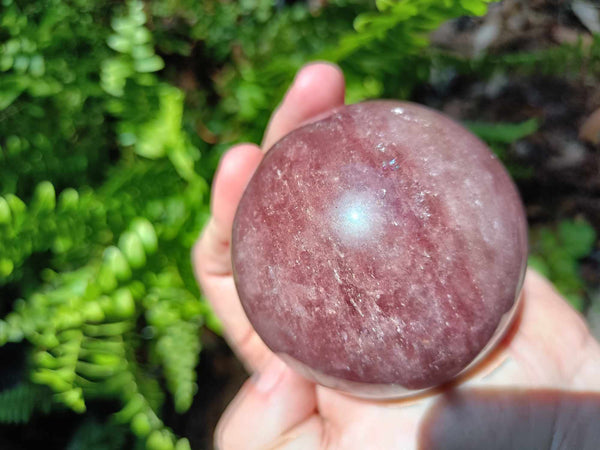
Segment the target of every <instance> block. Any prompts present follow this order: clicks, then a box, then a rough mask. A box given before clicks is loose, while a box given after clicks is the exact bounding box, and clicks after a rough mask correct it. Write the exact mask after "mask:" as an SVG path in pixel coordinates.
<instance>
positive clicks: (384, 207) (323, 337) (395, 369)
mask: <svg viewBox="0 0 600 450" xmlns="http://www.w3.org/2000/svg"><path fill="white" fill-rule="evenodd" d="M526 256H527V228H526V219H525V216H524V212H523V206H522V203H521V200H520V198H519V194H518V193H517V190H516V189H515V186H514V184H513V183H512V181H511V179H510V177H509V176H508V174H507V172H506V171H505V170H504V168H503V167H502V165H501V164H500V163H499V162H498V160H497V159H496V158H495V157H494V156H493V155H492V153H491V152H490V151H489V149H488V148H487V147H486V145H485V144H483V143H482V142H481V141H480V140H478V139H477V138H476V137H475V136H473V135H472V134H471V133H470V132H468V131H467V130H465V129H464V128H463V127H461V126H460V125H458V124H457V123H455V122H453V121H452V120H450V119H448V118H447V117H445V116H443V115H441V114H440V113H437V112H435V111H433V110H430V109H428V108H425V107H423V106H419V105H416V104H411V103H401V102H395V101H371V102H365V103H359V104H355V105H350V106H345V107H342V108H340V109H338V110H337V111H335V112H334V113H333V114H332V115H330V116H329V117H327V118H325V119H322V120H320V121H318V122H315V123H312V124H309V125H306V126H304V127H302V128H299V129H297V130H295V131H293V132H292V133H290V134H288V135H287V136H285V137H284V138H283V139H281V140H280V141H279V142H278V143H276V144H275V145H274V146H273V147H272V148H271V149H270V150H269V152H268V153H267V154H266V156H265V157H264V159H263V161H262V162H261V164H260V166H259V167H258V169H257V170H256V173H255V174H254V176H253V178H252V180H251V181H250V183H249V185H248V187H247V189H246V191H245V193H244V195H243V197H242V200H241V202H240V205H239V208H238V210H237V214H236V218H235V223H234V229H233V244H232V258H233V271H234V277H235V281H236V285H237V289H238V293H239V296H240V299H241V302H242V305H243V307H244V310H245V311H246V314H247V316H248V318H249V319H250V322H251V323H252V325H253V326H254V328H255V329H256V332H257V333H258V334H259V336H260V337H261V338H262V339H263V341H264V342H265V343H266V344H267V346H268V347H269V348H270V349H271V350H272V351H273V352H274V353H276V354H277V355H279V356H280V357H281V358H282V359H283V360H285V361H286V362H287V363H288V364H289V365H291V366H292V367H293V368H294V369H296V370H297V371H298V372H300V373H301V374H303V375H305V376H306V377H308V378H311V379H313V380H315V381H316V382H318V383H320V384H322V385H325V386H329V387H332V388H336V389H340V390H343V391H347V392H349V393H352V394H354V395H358V396H363V397H380V398H382V397H400V396H404V395H410V394H414V393H415V392H417V391H420V390H423V389H427V388H431V387H435V386H438V385H440V384H442V383H444V382H446V381H449V380H450V379H452V378H454V377H456V376H457V375H459V374H461V373H462V372H464V371H465V370H466V369H468V368H470V367H471V366H473V365H474V364H475V363H476V362H477V361H478V360H479V359H481V358H482V357H483V356H484V355H485V354H486V353H487V352H489V351H490V350H491V349H492V348H493V347H494V344H495V343H497V342H498V340H499V339H500V338H501V337H502V334H503V332H504V331H505V329H506V328H507V327H508V324H509V322H510V320H511V318H512V316H513V315H514V312H515V310H516V303H517V298H518V297H519V291H520V288H521V284H522V280H523V276H524V272H525V266H526Z"/></svg>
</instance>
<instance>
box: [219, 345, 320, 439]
mask: <svg viewBox="0 0 600 450" xmlns="http://www.w3.org/2000/svg"><path fill="white" fill-rule="evenodd" d="M315 410H316V394H315V387H314V384H313V383H311V382H309V381H307V380H306V379H304V378H302V377H301V376H300V375H297V374H296V373H294V372H293V371H292V370H291V369H290V368H289V367H287V366H286V365H285V364H284V363H283V362H282V361H281V360H280V359H279V358H277V357H273V358H272V359H271V360H270V361H269V362H268V363H267V364H266V366H265V367H264V368H263V369H262V370H259V371H258V372H257V373H256V374H254V375H253V376H252V377H251V378H250V379H249V380H248V381H247V382H246V383H245V384H244V386H243V387H242V389H241V390H240V392H239V393H238V394H237V396H236V397H235V399H234V400H233V401H232V402H231V404H230V405H229V407H228V408H227V410H226V411H225V414H223V417H222V418H221V420H220V422H219V425H218V426H217V431H216V432H215V447H216V448H217V449H218V450H238V449H240V450H241V449H243V450H253V449H263V448H272V445H273V443H274V442H277V441H280V439H281V438H282V437H283V436H284V435H285V434H286V433H287V432H288V431H290V430H292V429H294V428H296V427H297V426H298V425H300V424H303V423H304V422H306V421H307V419H309V418H310V417H311V416H314V413H315ZM312 429H315V430H316V427H312ZM319 435H320V434H317V436H319Z"/></svg>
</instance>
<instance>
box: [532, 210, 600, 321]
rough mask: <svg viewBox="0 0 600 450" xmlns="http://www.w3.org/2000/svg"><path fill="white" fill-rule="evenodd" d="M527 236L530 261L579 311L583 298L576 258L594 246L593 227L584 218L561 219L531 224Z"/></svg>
mask: <svg viewBox="0 0 600 450" xmlns="http://www.w3.org/2000/svg"><path fill="white" fill-rule="evenodd" d="M530 239H531V256H530V257H529V264H530V265H531V266H532V267H534V268H535V269H537V270H538V271H539V272H540V273H542V274H543V275H545V276H546V277H548V278H550V279H551V280H552V282H553V283H554V284H555V285H556V287H557V289H558V290H559V291H560V292H561V293H562V294H563V295H564V296H565V297H566V298H567V299H568V300H569V301H570V302H571V304H572V305H573V306H574V307H575V308H576V309H578V310H580V311H581V310H582V309H583V307H584V305H585V301H584V300H585V299H584V296H583V291H584V282H583V280H582V278H581V275H580V274H579V261H580V260H581V259H582V258H584V257H586V256H588V255H589V254H590V253H591V251H592V250H593V249H594V245H595V244H596V239H597V236H596V231H595V230H594V228H593V227H592V226H591V225H590V224H589V223H588V222H586V221H583V220H563V221H561V222H559V223H558V224H557V225H556V227H554V228H553V227H547V226H542V227H538V228H534V229H533V230H532V231H531V238H530Z"/></svg>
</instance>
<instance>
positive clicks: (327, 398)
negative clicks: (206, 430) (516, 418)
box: [193, 63, 600, 450]
mask: <svg viewBox="0 0 600 450" xmlns="http://www.w3.org/2000/svg"><path fill="white" fill-rule="evenodd" d="M344 94H345V89H344V77H343V74H342V72H341V71H340V70H339V68H337V67H336V66H333V65H330V64H325V63H314V64H310V65H308V66H305V67H304V68H303V69H302V70H301V71H300V72H299V73H298V75H297V76H296V78H295V80H294V82H293V84H292V86H291V87H290V89H289V90H288V92H287V94H286V96H285V97H284V99H283V101H282V103H281V105H280V106H279V107H278V108H277V110H276V111H275V112H274V113H273V116H272V117H271V120H270V123H269V125H268V127H267V130H266V133H265V136H264V139H263V142H262V145H261V146H260V147H259V146H257V145H254V144H240V145H236V146H235V147H233V148H231V149H230V150H229V151H228V152H227V153H226V154H225V155H224V157H223V159H222V160H221V163H220V166H219V169H218V171H217V175H216V177H215V182H214V185H213V191H212V206H211V208H212V210H211V211H212V217H211V219H210V221H209V222H208V225H207V226H206V228H205V229H204V231H203V233H202V235H201V236H200V239H199V240H198V242H197V244H196V245H195V247H194V250H193V262H194V265H195V270H196V276H197V279H198V282H199V283H200V286H201V288H202V290H203V292H204V294H205V296H206V298H207V299H208V301H209V302H210V304H211V305H212V307H213V309H214V311H215V313H216V314H217V316H218V317H219V318H220V319H221V321H222V323H223V326H224V333H225V337H226V338H227V340H228V342H229V344H230V345H231V347H232V348H233V349H234V351H235V352H236V353H237V355H238V356H239V358H240V359H241V360H242V362H243V363H244V364H245V366H246V368H247V369H248V371H249V372H250V373H252V374H253V376H252V377H251V378H250V379H249V380H248V381H247V382H246V383H245V384H244V386H243V387H242V388H241V390H240V392H239V393H238V394H237V396H236V398H235V399H234V400H233V401H232V402H231V404H230V405H229V407H228V408H227V410H226V412H225V413H224V414H223V417H222V418H221V420H220V423H219V425H218V427H217V430H216V433H215V445H216V447H217V448H218V449H220V450H238V449H240V450H241V449H243V450H252V449H286V450H292V449H294V450H295V449H299V450H300V449H302V450H310V449H327V450H329V449H343V450H346V449H347V450H353V449H357V450H358V449H360V450H367V449H390V450H391V449H402V450H410V449H417V448H419V446H418V435H419V426H420V423H421V421H422V418H423V416H424V415H425V414H426V412H427V410H428V408H429V407H430V406H431V405H432V404H433V403H434V402H435V400H436V398H439V396H440V395H442V394H443V391H444V389H445V390H447V389H456V388H458V387H460V386H463V387H464V386H473V387H480V388H483V387H490V388H493V387H523V388H555V389H561V390H579V391H596V392H600V345H599V344H598V342H597V341H596V340H595V339H594V338H593V337H592V335H591V334H590V332H589V330H588V328H587V326H586V324H585V321H584V320H583V318H582V317H581V316H580V315H579V314H578V313H577V312H576V311H575V310H573V309H572V308H571V307H570V306H569V305H568V303H567V302H566V301H565V300H564V299H563V298H562V297H561V296H560V295H559V294H558V293H557V292H556V290H555V289H554V287H553V286H552V285H551V284H550V283H549V282H548V281H547V280H546V279H545V278H543V277H542V276H540V275H539V274H537V273H535V272H534V271H532V270H529V271H528V272H527V276H526V278H525V283H524V287H523V293H522V299H521V300H522V301H521V306H520V308H519V311H518V315H517V318H516V320H515V321H514V323H513V325H512V326H511V329H510V330H509V331H508V333H507V335H506V337H505V338H504V339H503V341H502V342H501V343H500V344H499V346H498V348H497V349H496V350H495V351H494V352H492V353H491V354H490V355H489V356H488V357H487V358H486V360H485V361H483V362H482V363H481V364H479V366H478V367H477V368H475V369H474V370H472V371H471V372H470V373H468V374H467V375H465V376H464V377H462V378H461V379H460V380H458V381H457V382H456V383H455V384H454V385H453V386H449V387H446V388H443V389H440V390H438V391H435V392H431V393H428V394H424V395H421V396H419V397H416V398H408V399H401V400H388V401H372V400H364V399H358V398H354V397H352V396H349V395H346V394H343V393H340V392H337V391H334V390H331V389H328V388H325V387H322V386H319V385H315V384H314V383H312V382H310V381H308V380H306V379H304V378H302V377H301V376H299V375H297V374H296V373H294V372H293V371H292V370H291V369H289V368H288V367H287V366H286V365H285V364H283V363H282V362H281V361H280V360H279V359H278V358H277V357H276V356H275V355H273V353H271V351H270V350H269V349H268V348H267V347H266V346H265V344H264V343H263V342H262V341H261V339H260V338H259V337H258V335H257V334H256V333H255V331H254V330H253V328H252V326H251V325H250V323H249V322H248V319H247V318H246V315H245V314H244V311H243V309H242V306H241V304H240V301H239V298H238V295H237V292H236V289H235V285H234V281H233V276H232V268H231V256H230V239H231V229H232V224H233V218H234V215H235V211H236V208H237V205H238V203H239V200H240V198H241V196H242V193H243V191H244V188H245V186H246V184H247V183H248V181H249V180H250V177H251V176H252V174H253V172H254V170H255V169H256V167H257V165H258V164H259V162H260V161H261V159H262V157H263V155H264V152H265V151H267V150H268V149H269V148H270V147H271V146H272V145H273V144H274V143H275V142H276V141H277V140H279V139H280V138H281V137H283V136H284V135H286V134H287V133H289V132H290V131H292V130H293V129H295V128H297V127H298V126H300V125H303V124H306V123H308V122H312V121H314V120H317V119H318V118H321V117H323V116H325V115H327V114H328V112H330V111H331V110H332V109H335V108H336V107H339V106H342V105H343V104H344Z"/></svg>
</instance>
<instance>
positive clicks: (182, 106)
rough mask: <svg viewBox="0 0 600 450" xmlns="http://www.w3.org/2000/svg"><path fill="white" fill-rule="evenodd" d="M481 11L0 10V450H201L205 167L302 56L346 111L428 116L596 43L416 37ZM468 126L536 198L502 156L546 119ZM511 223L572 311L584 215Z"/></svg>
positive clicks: (274, 4) (255, 3) (66, 4)
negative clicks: (524, 230)
mask: <svg viewBox="0 0 600 450" xmlns="http://www.w3.org/2000/svg"><path fill="white" fill-rule="evenodd" d="M488 3H489V2H488V1H487V0H403V1H395V0H377V1H375V2H373V1H368V0H330V1H327V2H318V1H311V2H302V1H297V2H286V1H281V0H277V1H273V0H240V1H235V2H234V1H225V0H204V1H198V0H146V1H143V2H142V1H138V0H130V1H128V2H126V3H122V2H112V1H111V2H89V1H87V0H18V1H15V0H2V2H1V5H2V6H0V11H1V12H0V345H1V346H2V347H1V348H0V361H2V365H1V366H0V423H2V424H4V425H3V426H2V430H1V432H0V445H2V448H7V449H10V448H25V447H27V446H28V445H29V446H31V448H33V447H35V448H37V446H38V445H39V443H40V442H44V444H45V446H46V447H50V448H68V449H71V450H73V449H111V450H118V449H121V448H123V449H124V448H133V447H135V448H140V449H142V448H147V449H150V450H163V449H165V450H166V449H177V450H183V449H187V448H190V447H191V448H203V446H204V445H208V444H206V442H205V441H203V440H202V439H203V438H202V439H201V438H195V437H194V436H192V435H191V434H190V435H187V434H186V429H185V427H183V428H182V427H181V426H178V423H180V421H178V420H176V419H173V417H176V416H177V415H185V414H186V411H188V410H189V409H190V406H191V405H192V403H193V402H194V397H195V394H196V393H197V392H198V391H203V390H207V389H212V387H211V386H205V385H201V386H198V384H197V377H198V374H199V370H202V369H197V366H198V363H199V358H202V357H203V355H204V352H203V351H202V350H203V348H202V343H203V341H205V339H203V336H208V335H209V334H207V333H209V332H207V331H206V330H212V332H214V333H218V332H219V324H218V322H217V320H216V319H215V318H214V317H213V316H212V314H211V311H210V309H209V308H208V307H207V305H206V304H205V303H204V301H203V300H202V298H201V295H200V293H199V291H198V288H197V286H196V283H195V281H194V279H193V275H192V269H191V264H190V260H189V251H190V248H191V246H192V244H193V242H194V240H195V239H196V237H197V236H198V234H199V232H200V230H201V229H202V226H203V224H204V222H205V220H206V219H207V215H208V200H209V186H210V182H211V177H212V174H213V172H214V170H215V167H216V164H217V162H218V159H219V157H220V155H221V154H222V152H223V151H224V150H225V149H226V148H227V147H228V146H230V145H231V144H233V143H236V142H240V141H253V142H259V141H260V139H261V136H262V132H263V130H264V127H265V125H266V122H267V120H268V117H269V115H270V113H271V111H272V110H273V108H274V107H275V106H276V104H277V102H278V101H279V100H280V99H281V96H282V95H283V93H284V91H285V89H286V87H287V86H288V84H289V83H290V82H291V80H292V79H293V76H294V74H295V72H296V70H297V69H298V68H299V67H300V66H301V65H302V64H304V63H306V62H308V61H311V60H315V59H325V60H329V61H334V62H336V63H338V64H340V65H341V66H342V68H343V69H344V72H345V74H346V77H347V81H348V94H347V100H348V101H349V102H355V101H359V100H362V99H365V98H376V97H389V98H414V99H417V100H420V101H424V102H426V103H430V104H433V106H438V107H439V106H442V105H441V104H440V103H439V102H440V101H441V100H440V99H444V98H449V97H450V96H451V94H449V91H447V88H448V86H449V85H450V84H449V80H450V78H449V75H448V74H451V78H452V79H460V80H465V79H466V80H471V81H469V83H472V82H473V80H479V82H489V80H493V79H495V77H498V75H499V74H502V75H504V76H508V77H527V76H531V74H532V73H543V74H544V75H547V76H555V77H561V78H565V79H573V78H577V77H582V76H584V77H587V78H586V79H588V78H589V77H592V78H593V77H596V75H597V74H598V73H599V72H598V71H597V69H598V56H599V55H600V50H599V49H600V46H599V44H600V39H599V38H596V37H594V38H593V39H592V41H591V42H587V43H584V42H583V41H581V40H577V41H574V42H571V43H567V44H562V45H555V46H545V47H543V48H539V49H526V50H525V51H523V49H521V48H518V49H516V50H512V51H500V52H489V53H487V52H484V53H481V54H478V55H476V56H475V57H473V56H465V55H460V54H457V53H456V52H453V51H448V50H443V49H440V48H439V47H436V46H431V45H430V44H429V40H428V34H429V32H431V31H433V30H435V29H437V28H438V27H439V26H440V25H441V24H442V23H444V22H446V21H447V20H449V19H453V18H459V17H463V19H461V20H464V16H480V15H483V14H485V13H486V11H487V6H488V5H487V4H488ZM584 44H585V45H584ZM584 64H585V67H586V72H585V74H582V73H581V67H582V65H584ZM444 89H446V90H444ZM432 98H434V99H436V100H433V101H432V100H431V99H432ZM436 102H437V103H438V104H436ZM583 113H585V111H582V114H583ZM467 116H468V115H467ZM476 117H477V116H476ZM483 117H484V118H485V119H486V120H485V121H482V120H481V117H478V119H479V120H477V121H473V120H471V121H468V122H466V123H467V125H468V126H470V127H471V129H472V130H473V131H474V132H475V133H477V134H479V135H480V136H481V137H482V138H483V139H485V140H487V141H488V142H489V143H490V145H491V146H492V148H493V149H494V150H495V151H496V152H497V153H498V155H499V156H500V157H501V158H502V159H503V160H504V162H505V163H506V165H507V167H508V168H509V170H510V171H511V173H512V174H513V175H514V177H515V179H517V181H519V185H520V187H521V188H522V190H523V194H524V198H525V200H526V202H528V200H529V199H533V200H532V202H534V200H535V199H536V198H537V197H536V195H534V194H532V192H535V191H536V188H535V186H539V184H536V183H538V181H539V180H538V179H536V176H537V175H536V174H538V172H537V170H538V169H539V167H538V166H536V165H535V164H530V161H525V160H523V159H522V158H521V159H519V158H517V157H515V154H516V153H515V149H516V148H518V147H516V146H517V144H518V143H520V142H523V140H525V139H528V138H531V137H532V136H536V135H539V133H540V132H541V130H543V129H544V127H545V126H548V127H551V126H552V124H551V123H549V124H545V123H544V117H540V114H538V113H535V112H533V113H531V114H529V115H528V114H525V115H523V111H521V112H520V114H516V115H514V116H510V117H508V120H509V121H510V123H508V122H507V121H506V118H504V120H500V121H499V120H497V118H495V117H491V118H489V119H490V120H487V119H488V118H487V117H485V116H483ZM460 118H461V119H463V118H464V119H469V118H472V117H460ZM502 118H503V117H501V119H502ZM517 153H518V152H517ZM532 186H533V188H532ZM538 190H539V188H538ZM528 205H529V204H528ZM530 218H532V219H533V220H532V251H533V255H532V261H531V262H532V264H534V265H535V266H536V267H537V268H538V269H539V270H541V271H543V272H544V273H545V274H547V275H548V276H549V277H551V278H552V279H553V280H554V281H555V283H556V284H557V286H558V287H559V288H560V289H561V290H562V291H563V292H564V293H565V294H566V295H567V296H568V298H569V299H570V300H571V301H572V302H573V304H574V305H575V306H576V307H577V308H579V309H580V310H582V311H584V310H586V309H587V308H588V307H589V306H590V305H591V300H592V298H593V295H592V294H593V289H594V288H595V286H593V285H592V284H593V283H592V284H590V283H589V282H586V280H585V277H582V275H581V270H580V264H581V261H582V260H583V261H586V259H585V258H588V259H587V261H588V262H589V261H590V259H589V258H590V254H592V253H593V251H594V248H595V244H596V234H595V231H594V230H595V227H594V226H592V225H590V223H589V220H592V221H593V220H597V218H594V217H587V216H586V214H585V213H581V211H578V210H570V211H569V212H568V213H567V214H562V213H556V214H554V215H553V216H552V217H543V218H542V219H540V218H539V217H538V216H536V215H535V214H533V215H532V214H530ZM200 375H201V374H200ZM201 397H203V396H201ZM187 414H188V415H189V414H190V413H189V412H188V413H187ZM195 420H199V419H195ZM28 423H29V425H27V424H28ZM34 427H35V428H34ZM175 428H179V430H178V431H173V430H174V429H175ZM27 430H30V431H29V432H28V431H27ZM44 430H45V431H44ZM190 441H191V443H190ZM27 448H29V447H27Z"/></svg>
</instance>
